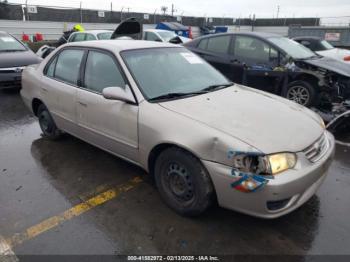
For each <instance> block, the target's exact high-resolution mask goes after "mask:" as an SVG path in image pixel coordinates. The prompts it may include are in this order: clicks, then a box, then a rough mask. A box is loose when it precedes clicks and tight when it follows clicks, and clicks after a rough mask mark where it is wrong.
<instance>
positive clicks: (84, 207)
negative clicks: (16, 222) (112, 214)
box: [4, 176, 143, 248]
mask: <svg viewBox="0 0 350 262" xmlns="http://www.w3.org/2000/svg"><path fill="white" fill-rule="evenodd" d="M142 181H143V180H142V179H141V178H140V177H138V176H137V177H135V178H133V179H131V180H130V181H128V182H127V183H125V184H122V185H119V186H116V187H114V188H112V189H109V190H107V191H104V192H102V193H100V194H98V195H96V196H94V197H92V198H90V199H88V200H86V201H83V202H82V203H80V204H78V205H76V206H74V207H72V208H70V209H68V210H66V211H64V212H62V213H60V214H59V215H57V216H53V217H50V218H48V219H46V220H44V221H42V222H40V223H39V224H36V225H34V226H32V227H30V228H28V229H26V230H25V231H23V232H21V233H16V234H14V235H13V236H12V237H10V238H8V239H6V240H5V241H4V243H7V245H8V246H9V247H11V248H14V247H15V246H17V245H20V244H22V243H23V242H25V241H27V240H30V239H32V238H35V237H37V236H38V235H40V234H42V233H44V232H46V231H48V230H50V229H52V228H55V227H57V226H59V225H61V224H62V223H64V222H65V221H67V220H70V219H72V218H74V217H77V216H80V215H81V214H83V213H85V212H87V211H89V210H90V209H92V208H94V207H97V206H99V205H101V204H103V203H105V202H107V201H109V200H112V199H114V198H116V197H118V196H119V195H120V194H121V193H123V192H127V191H129V190H131V189H133V188H134V187H135V186H136V185H137V184H139V183H141V182H142Z"/></svg>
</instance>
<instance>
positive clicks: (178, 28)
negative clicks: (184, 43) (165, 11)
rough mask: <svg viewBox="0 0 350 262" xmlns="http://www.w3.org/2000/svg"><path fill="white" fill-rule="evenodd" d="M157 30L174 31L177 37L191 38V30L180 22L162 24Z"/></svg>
mask: <svg viewBox="0 0 350 262" xmlns="http://www.w3.org/2000/svg"><path fill="white" fill-rule="evenodd" d="M156 29H161V30H167V31H172V32H174V33H175V34H176V35H179V36H183V37H188V38H190V37H191V36H190V28H189V27H188V26H185V25H183V24H180V23H178V22H161V23H158V24H157V25H156Z"/></svg>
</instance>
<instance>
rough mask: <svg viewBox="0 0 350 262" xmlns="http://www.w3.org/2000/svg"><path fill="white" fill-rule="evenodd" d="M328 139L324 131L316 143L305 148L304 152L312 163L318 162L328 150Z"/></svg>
mask: <svg viewBox="0 0 350 262" xmlns="http://www.w3.org/2000/svg"><path fill="white" fill-rule="evenodd" d="M328 146H329V144H328V140H327V137H326V134H325V133H323V134H322V136H321V137H320V138H318V139H317V140H316V141H315V142H314V143H312V144H311V145H310V146H308V147H307V148H305V149H304V151H303V152H304V154H305V156H306V158H307V159H309V160H310V161H311V162H312V163H315V162H317V161H318V160H320V159H321V157H322V156H323V155H324V154H325V153H326V152H327V149H328Z"/></svg>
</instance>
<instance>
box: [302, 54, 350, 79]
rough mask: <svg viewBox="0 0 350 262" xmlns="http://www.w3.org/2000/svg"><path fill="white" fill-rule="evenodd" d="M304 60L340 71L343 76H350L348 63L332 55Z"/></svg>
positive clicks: (333, 70) (330, 69)
mask: <svg viewBox="0 0 350 262" xmlns="http://www.w3.org/2000/svg"><path fill="white" fill-rule="evenodd" d="M302 61H303V62H305V63H307V64H310V65H313V66H317V67H320V68H324V69H327V70H329V71H332V72H335V73H338V74H340V75H343V76H347V77H350V67H349V65H347V64H346V63H342V62H340V61H338V60H336V59H333V58H330V57H321V58H316V59H305V60H302Z"/></svg>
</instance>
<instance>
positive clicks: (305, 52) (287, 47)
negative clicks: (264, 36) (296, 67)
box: [269, 37, 316, 59]
mask: <svg viewBox="0 0 350 262" xmlns="http://www.w3.org/2000/svg"><path fill="white" fill-rule="evenodd" d="M269 40H270V41H271V42H272V43H274V44H275V45H276V46H278V47H279V48H281V49H282V50H283V51H284V52H286V53H287V54H288V55H289V56H291V57H292V58H294V59H306V58H310V57H314V56H316V54H315V53H314V52H312V51H311V50H310V49H308V48H306V47H305V46H303V45H301V44H299V43H297V42H295V41H293V40H291V39H288V38H286V37H271V38H269Z"/></svg>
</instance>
